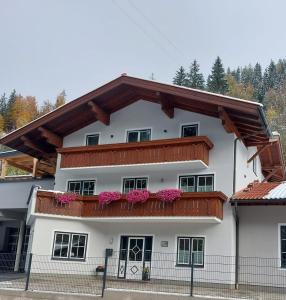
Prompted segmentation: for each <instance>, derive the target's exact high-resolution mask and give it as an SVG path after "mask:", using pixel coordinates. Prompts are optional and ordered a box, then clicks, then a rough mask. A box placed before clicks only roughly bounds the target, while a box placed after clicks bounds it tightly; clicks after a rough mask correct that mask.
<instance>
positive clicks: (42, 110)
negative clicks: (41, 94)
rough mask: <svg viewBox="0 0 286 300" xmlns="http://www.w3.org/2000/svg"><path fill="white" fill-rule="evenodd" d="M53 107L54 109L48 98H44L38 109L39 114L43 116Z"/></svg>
mask: <svg viewBox="0 0 286 300" xmlns="http://www.w3.org/2000/svg"><path fill="white" fill-rule="evenodd" d="M53 109H54V105H53V104H52V103H51V102H50V101H49V100H46V101H44V104H43V105H42V106H41V108H40V109H39V115H40V116H43V115H45V114H47V113H49V112H51V111H52V110H53Z"/></svg>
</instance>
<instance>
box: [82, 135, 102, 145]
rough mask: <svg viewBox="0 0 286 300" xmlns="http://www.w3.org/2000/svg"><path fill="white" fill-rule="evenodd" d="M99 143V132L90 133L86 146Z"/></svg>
mask: <svg viewBox="0 0 286 300" xmlns="http://www.w3.org/2000/svg"><path fill="white" fill-rule="evenodd" d="M98 143H99V134H98V133H96V134H88V135H87V136H86V141H85V144H86V146H94V145H98Z"/></svg>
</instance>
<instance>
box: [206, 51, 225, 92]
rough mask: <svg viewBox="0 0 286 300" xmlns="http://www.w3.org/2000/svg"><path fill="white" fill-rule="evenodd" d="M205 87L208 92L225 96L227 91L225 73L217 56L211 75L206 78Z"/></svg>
mask: <svg viewBox="0 0 286 300" xmlns="http://www.w3.org/2000/svg"><path fill="white" fill-rule="evenodd" d="M207 86H208V90H209V91H210V92H214V93H220V94H225V93H226V92H227V90H228V86H227V81H226V79H225V71H224V68H223V65H222V62H221V59H220V57H219V56H218V57H217V59H216V60H215V63H214V65H213V67H212V72H211V75H209V77H208V82H207Z"/></svg>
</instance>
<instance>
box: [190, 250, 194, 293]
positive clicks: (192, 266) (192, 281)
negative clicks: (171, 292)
mask: <svg viewBox="0 0 286 300" xmlns="http://www.w3.org/2000/svg"><path fill="white" fill-rule="evenodd" d="M194 258H195V254H194V253H192V260H191V288H190V296H191V297H193V291H194Z"/></svg>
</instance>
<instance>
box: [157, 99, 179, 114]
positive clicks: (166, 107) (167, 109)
mask: <svg viewBox="0 0 286 300" xmlns="http://www.w3.org/2000/svg"><path fill="white" fill-rule="evenodd" d="M157 95H158V96H159V102H160V104H161V109H162V111H163V112H164V113H165V114H166V115H167V116H168V117H169V118H170V119H173V118H174V114H175V107H174V103H173V101H172V100H171V99H170V97H169V96H168V95H164V94H162V93H157Z"/></svg>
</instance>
